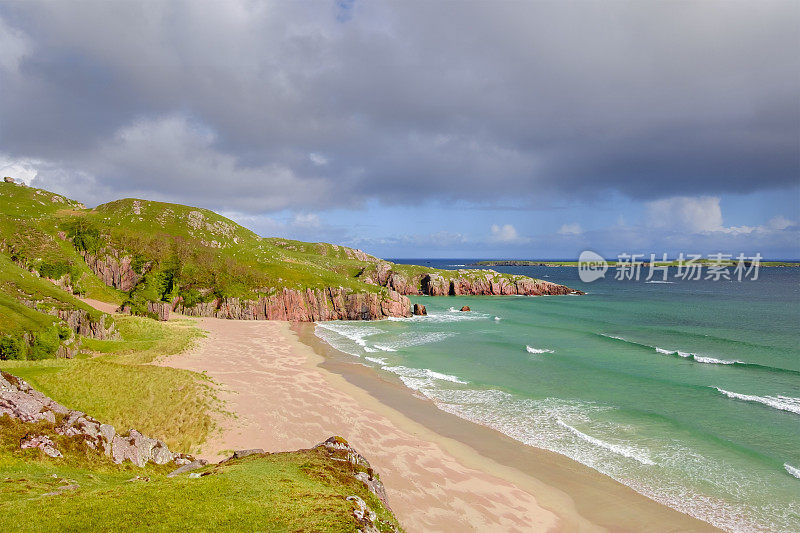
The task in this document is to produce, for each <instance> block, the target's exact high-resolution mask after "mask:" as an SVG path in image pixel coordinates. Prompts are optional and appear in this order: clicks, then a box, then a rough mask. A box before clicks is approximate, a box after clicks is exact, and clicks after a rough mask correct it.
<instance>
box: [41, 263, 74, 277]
mask: <svg viewBox="0 0 800 533" xmlns="http://www.w3.org/2000/svg"><path fill="white" fill-rule="evenodd" d="M38 270H39V275H40V276H42V277H43V278H50V279H61V277H62V276H63V275H64V274H70V275H72V265H70V264H69V263H66V262H59V263H48V262H46V261H43V262H42V263H41V264H40V265H39V268H38Z"/></svg>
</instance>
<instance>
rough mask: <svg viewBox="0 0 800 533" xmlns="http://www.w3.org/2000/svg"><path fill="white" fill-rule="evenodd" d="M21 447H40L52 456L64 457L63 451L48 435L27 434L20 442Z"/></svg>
mask: <svg viewBox="0 0 800 533" xmlns="http://www.w3.org/2000/svg"><path fill="white" fill-rule="evenodd" d="M19 447H20V448H22V449H25V448H39V449H40V450H42V451H43V452H44V453H45V454H47V455H49V456H50V457H62V455H61V452H60V451H58V449H57V448H56V445H55V443H54V442H53V441H52V440H50V437H48V436H47V435H25V436H24V437H23V438H22V440H20V442H19Z"/></svg>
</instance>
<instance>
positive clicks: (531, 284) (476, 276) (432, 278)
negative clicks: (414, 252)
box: [361, 262, 584, 296]
mask: <svg viewBox="0 0 800 533" xmlns="http://www.w3.org/2000/svg"><path fill="white" fill-rule="evenodd" d="M393 266H394V265H392V264H391V263H387V262H383V263H379V264H378V265H377V266H376V268H375V269H374V270H372V271H369V272H367V271H365V272H364V273H362V276H361V279H362V280H363V281H365V282H367V283H371V284H374V285H381V286H383V287H388V288H389V289H391V290H393V291H396V292H398V293H399V294H405V295H422V294H425V295H429V296H460V295H493V296H500V295H524V296H543V295H564V294H584V293H583V292H582V291H578V290H574V289H571V288H569V287H567V286H565V285H559V284H557V283H551V282H549V281H543V280H539V279H534V278H529V277H527V276H518V275H513V274H501V273H499V272H495V271H494V270H466V269H464V270H457V271H439V272H435V271H427V270H423V271H420V272H416V273H408V272H402V271H398V270H395V269H394V268H393ZM428 270H430V269H428Z"/></svg>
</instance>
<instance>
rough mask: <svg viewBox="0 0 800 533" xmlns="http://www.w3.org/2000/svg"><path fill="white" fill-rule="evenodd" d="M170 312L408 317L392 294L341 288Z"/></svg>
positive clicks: (404, 304) (307, 318)
mask: <svg viewBox="0 0 800 533" xmlns="http://www.w3.org/2000/svg"><path fill="white" fill-rule="evenodd" d="M174 310H175V311H176V312H178V313H181V314H184V315H189V316H212V317H216V318H232V319H238V320H290V321H298V322H315V321H318V320H379V319H382V318H386V317H390V316H392V317H408V316H411V302H409V300H408V298H406V297H405V296H402V295H401V294H399V293H397V292H395V291H388V292H387V293H385V294H377V293H366V292H361V293H354V292H349V291H347V290H345V289H342V288H327V289H324V290H321V289H316V290H312V289H306V290H305V291H301V290H292V289H283V291H281V292H278V293H277V294H274V295H272V296H264V297H261V298H259V299H257V300H244V299H239V298H220V299H216V300H214V301H211V302H205V303H200V304H197V305H194V306H191V307H187V306H184V305H183V304H182V303H181V302H180V301H178V302H177V303H176V304H175V307H174Z"/></svg>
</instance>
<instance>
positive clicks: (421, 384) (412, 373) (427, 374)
mask: <svg viewBox="0 0 800 533" xmlns="http://www.w3.org/2000/svg"><path fill="white" fill-rule="evenodd" d="M382 369H383V370H386V371H387V372H391V373H393V374H396V375H397V376H398V377H399V378H400V380H401V381H402V382H403V383H404V384H405V385H406V386H407V387H409V388H411V389H414V390H417V391H420V392H423V394H424V391H425V390H426V389H428V388H429V387H432V386H434V385H435V380H439V381H449V382H450V383H459V384H462V385H466V384H468V383H469V382H468V381H464V380H462V379H460V378H459V377H458V376H452V375H450V374H442V373H441V372H436V371H434V370H430V369H429V368H410V367H407V366H401V365H398V366H384V367H382Z"/></svg>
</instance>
